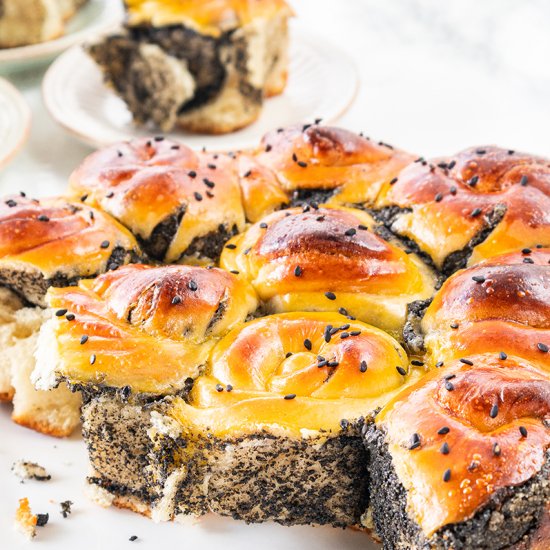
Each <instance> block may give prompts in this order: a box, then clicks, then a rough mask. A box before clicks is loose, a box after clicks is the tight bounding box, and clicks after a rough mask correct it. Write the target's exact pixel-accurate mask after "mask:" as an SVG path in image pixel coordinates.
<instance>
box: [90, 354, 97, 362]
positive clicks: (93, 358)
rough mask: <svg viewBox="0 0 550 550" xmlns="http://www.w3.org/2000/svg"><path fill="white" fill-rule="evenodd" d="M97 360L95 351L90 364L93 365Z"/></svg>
mask: <svg viewBox="0 0 550 550" xmlns="http://www.w3.org/2000/svg"><path fill="white" fill-rule="evenodd" d="M95 360H96V356H95V353H92V355H90V365H93V364H94V363H95Z"/></svg>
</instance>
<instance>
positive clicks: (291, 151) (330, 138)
mask: <svg viewBox="0 0 550 550" xmlns="http://www.w3.org/2000/svg"><path fill="white" fill-rule="evenodd" d="M254 156H255V158H256V160H257V162H258V163H259V164H261V165H263V166H266V167H268V168H269V169H270V170H272V171H273V172H274V173H275V175H276V177H277V179H278V181H279V183H280V185H281V187H282V189H283V190H284V191H285V192H286V193H287V195H288V196H289V199H291V200H292V201H294V202H295V203H297V204H301V203H303V202H305V201H312V200H313V201H317V202H319V203H327V204H331V205H355V204H361V205H363V204H373V203H374V201H375V199H376V197H377V196H378V193H379V191H380V189H381V188H382V186H383V185H384V184H386V183H388V182H390V181H392V180H393V178H394V177H396V176H397V174H398V173H399V171H400V170H401V169H402V168H404V167H405V166H406V165H407V164H408V163H409V162H411V161H412V160H413V159H414V157H413V156H412V155H410V154H408V153H405V152H403V151H399V150H397V149H394V148H393V147H392V146H390V145H388V144H385V143H382V142H379V143H374V142H372V141H371V140H370V139H368V138H366V137H363V136H361V135H358V134H355V133H353V132H350V131H348V130H344V129H342V128H335V127H330V126H320V125H319V124H306V125H302V126H290V127H288V128H281V129H278V130H274V131H272V132H269V133H268V134H266V135H265V136H264V137H263V139H262V141H261V143H260V146H259V147H258V149H257V150H256V151H255V154H254Z"/></svg>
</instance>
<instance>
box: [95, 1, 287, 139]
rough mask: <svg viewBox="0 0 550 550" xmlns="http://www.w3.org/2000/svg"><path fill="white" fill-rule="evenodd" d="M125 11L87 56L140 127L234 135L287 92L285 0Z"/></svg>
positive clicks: (149, 5)
mask: <svg viewBox="0 0 550 550" xmlns="http://www.w3.org/2000/svg"><path fill="white" fill-rule="evenodd" d="M126 11H127V18H126V21H125V24H124V27H123V29H121V30H120V31H119V32H117V33H115V34H113V35H110V36H107V37H105V38H103V39H101V40H100V41H99V42H97V43H95V44H92V45H90V46H89V47H88V48H87V50H88V53H89V54H90V56H91V57H92V58H93V59H94V61H95V62H96V63H97V64H98V65H99V67H100V68H101V70H102V72H103V75H104V78H105V81H106V83H107V84H108V85H109V86H110V87H112V88H113V89H114V90H115V91H116V93H117V94H118V95H119V96H120V97H121V98H122V99H123V100H124V101H125V102H126V105H127V106H128V108H129V110H130V111H131V113H132V115H133V118H134V121H135V122H136V123H137V124H140V125H144V124H149V125H151V124H152V125H154V126H156V127H158V128H161V129H162V130H163V131H169V130H171V129H172V128H174V127H179V128H183V129H186V130H190V131H192V132H202V133H209V134H222V133H226V132H232V131H234V130H237V129H239V128H242V127H243V126H247V125H248V124H250V123H251V122H253V121H254V120H256V119H257V118H258V116H259V115H260V113H261V109H262V104H263V100H264V98H265V97H269V96H271V95H276V94H279V93H281V92H282V91H283V90H284V88H285V85H286V80H287V70H288V69H287V66H288V58H287V56H288V54H287V49H288V30H287V21H288V18H289V17H290V16H291V15H292V11H291V10H290V8H289V7H288V5H287V4H286V3H285V2H284V0H201V1H200V2H197V1H196V0H162V1H161V0H127V1H126Z"/></svg>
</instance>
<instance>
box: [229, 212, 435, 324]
mask: <svg viewBox="0 0 550 550" xmlns="http://www.w3.org/2000/svg"><path fill="white" fill-rule="evenodd" d="M375 228H376V226H375V224H374V222H373V220H372V218H371V217H370V216H369V215H368V214H367V213H365V212H363V211H360V210H355V209H349V208H331V207H324V208H319V209H317V210H315V209H306V210H305V211H303V210H302V209H298V208H293V209H289V210H285V211H280V212H275V213H273V214H271V215H269V216H267V217H265V218H263V219H262V221H261V222H259V223H256V224H254V225H253V226H251V227H250V228H249V229H248V230H247V231H246V232H245V233H243V234H241V235H238V236H237V237H235V238H234V239H233V240H232V241H230V243H229V244H228V245H227V246H226V247H225V249H224V252H223V254H222V257H221V266H222V267H224V268H226V269H228V270H232V271H237V272H239V273H240V274H241V276H243V277H245V278H246V279H248V280H249V281H250V282H251V283H252V285H253V286H254V288H255V289H256V291H257V293H258V295H259V296H260V298H261V299H262V300H263V301H264V302H265V303H266V304H267V308H268V310H269V311H271V312H284V311H339V310H341V308H344V310H345V312H346V314H349V315H352V316H354V317H357V318H358V319H360V320H362V321H365V322H368V323H371V324H373V325H376V326H379V327H381V328H383V329H384V330H388V331H390V333H392V334H393V335H397V334H399V333H400V331H401V329H402V326H403V324H404V322H405V316H406V309H407V303H409V302H412V301H413V300H421V299H425V298H427V297H429V296H430V295H431V293H432V292H433V284H434V279H433V276H432V274H431V273H430V271H429V270H428V269H427V268H426V267H425V265H424V264H423V263H422V262H421V261H420V260H419V259H418V258H416V257H415V256H414V255H413V254H411V255H407V254H406V253H405V252H404V251H403V250H402V249H400V248H398V247H397V246H395V245H394V244H392V243H390V242H387V241H385V240H383V239H382V238H381V237H379V236H378V235H377V234H375V233H374V232H373V231H372V230H373V229H375Z"/></svg>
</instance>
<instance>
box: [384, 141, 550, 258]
mask: <svg viewBox="0 0 550 550" xmlns="http://www.w3.org/2000/svg"><path fill="white" fill-rule="evenodd" d="M378 206H380V207H383V206H398V207H401V208H407V209H411V211H410V212H402V213H401V214H400V215H398V217H397V219H396V221H395V222H394V224H393V226H392V229H393V230H394V231H396V232H397V233H399V234H402V235H404V236H406V237H408V238H411V239H413V240H414V241H415V242H416V243H417V244H418V245H419V246H420V248H421V250H423V251H424V252H426V253H428V254H429V255H430V256H431V257H432V259H433V260H434V262H435V264H436V265H437V266H438V267H442V266H443V265H444V261H445V259H446V258H447V257H448V256H449V255H450V254H451V253H453V252H456V251H461V250H462V249H463V248H464V247H466V246H467V245H468V244H469V243H470V241H471V240H472V239H474V238H475V237H477V236H478V235H479V233H480V231H482V230H483V229H486V230H488V231H489V236H488V237H487V238H486V239H485V240H483V242H481V244H477V243H474V245H475V247H474V248H473V253H472V255H471V257H470V259H469V263H470V264H474V263H477V262H479V261H480V260H482V259H484V258H488V257H491V256H496V255H498V254H503V253H505V252H510V251H513V250H516V249H518V248H522V247H524V246H535V245H537V244H541V245H545V246H549V245H550V161H548V160H547V159H543V158H539V157H533V156H530V155H526V154H523V153H514V152H510V151H507V150H505V149H499V148H497V147H475V148H471V149H466V150H465V151H462V152H461V153H459V154H458V155H455V156H454V157H448V158H441V159H435V160H433V161H432V162H430V163H428V162H426V161H423V160H421V159H419V161H417V162H415V163H412V164H411V165H409V166H408V167H407V168H405V169H404V170H403V171H402V172H401V173H400V174H399V177H398V180H397V182H396V183H395V184H394V185H386V186H385V188H384V189H383V190H382V192H381V195H380V197H379V199H378ZM492 226H495V228H494V229H492Z"/></svg>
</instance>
